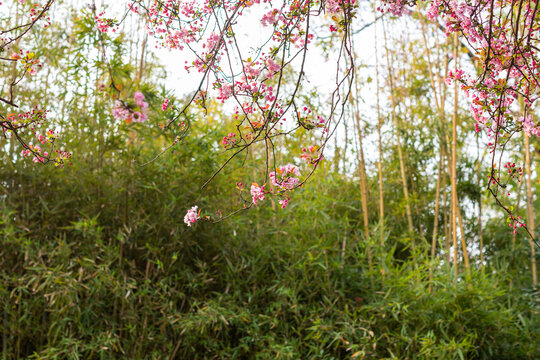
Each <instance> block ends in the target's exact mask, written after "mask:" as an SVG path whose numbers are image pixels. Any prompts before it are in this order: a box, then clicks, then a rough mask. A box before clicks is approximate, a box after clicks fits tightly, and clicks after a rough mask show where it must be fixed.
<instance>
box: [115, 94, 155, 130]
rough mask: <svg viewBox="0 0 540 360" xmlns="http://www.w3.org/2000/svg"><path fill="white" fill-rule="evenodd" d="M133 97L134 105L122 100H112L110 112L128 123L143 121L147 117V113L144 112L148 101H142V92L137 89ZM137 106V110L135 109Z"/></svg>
mask: <svg viewBox="0 0 540 360" xmlns="http://www.w3.org/2000/svg"><path fill="white" fill-rule="evenodd" d="M133 98H134V100H135V105H130V104H126V103H124V102H123V101H122V100H116V101H115V102H114V107H113V109H112V114H113V116H114V117H115V118H116V119H117V120H121V121H124V120H125V121H126V122H127V123H128V124H130V123H131V122H140V123H143V122H145V121H146V120H147V119H148V115H147V114H146V110H147V109H148V103H147V102H145V101H144V94H143V93H142V92H140V91H137V92H136V93H135V95H134V96H133ZM137 108H138V109H139V111H137V110H136V109H137Z"/></svg>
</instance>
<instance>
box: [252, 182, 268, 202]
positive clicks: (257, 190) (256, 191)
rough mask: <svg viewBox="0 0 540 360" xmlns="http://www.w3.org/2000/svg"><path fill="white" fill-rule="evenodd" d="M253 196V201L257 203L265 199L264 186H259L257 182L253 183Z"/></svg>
mask: <svg viewBox="0 0 540 360" xmlns="http://www.w3.org/2000/svg"><path fill="white" fill-rule="evenodd" d="M251 197H252V198H253V203H254V204H255V205H257V202H258V201H259V200H261V201H262V200H264V199H265V192H264V186H259V185H257V184H251Z"/></svg>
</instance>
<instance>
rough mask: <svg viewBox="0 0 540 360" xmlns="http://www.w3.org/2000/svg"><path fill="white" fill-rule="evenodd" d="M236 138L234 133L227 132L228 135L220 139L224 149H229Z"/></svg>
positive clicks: (234, 143)
mask: <svg viewBox="0 0 540 360" xmlns="http://www.w3.org/2000/svg"><path fill="white" fill-rule="evenodd" d="M237 141H238V140H237V139H236V134H235V133H229V135H225V136H224V137H223V141H222V145H223V147H224V148H225V149H229V148H231V147H233V146H234V145H236V142H237Z"/></svg>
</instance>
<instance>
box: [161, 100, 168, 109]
mask: <svg viewBox="0 0 540 360" xmlns="http://www.w3.org/2000/svg"><path fill="white" fill-rule="evenodd" d="M167 107H169V99H165V101H163V104H162V105H161V110H163V111H165V110H167Z"/></svg>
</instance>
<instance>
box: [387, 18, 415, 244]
mask: <svg viewBox="0 0 540 360" xmlns="http://www.w3.org/2000/svg"><path fill="white" fill-rule="evenodd" d="M383 35H384V48H385V51H386V66H387V69H388V77H389V79H390V101H391V103H392V120H393V122H394V126H395V128H396V143H397V149H398V158H399V168H400V174H401V185H402V188H403V196H404V197H405V213H406V215H407V226H408V230H409V233H411V234H412V233H413V221H412V212H411V204H410V201H409V188H408V187H407V176H406V173H405V162H404V160H403V151H402V148H401V139H400V136H399V130H400V126H399V120H398V119H397V116H396V106H397V101H396V97H395V91H394V79H393V75H392V68H391V66H390V52H389V50H388V44H387V38H386V28H385V27H384V22H383Z"/></svg>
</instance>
